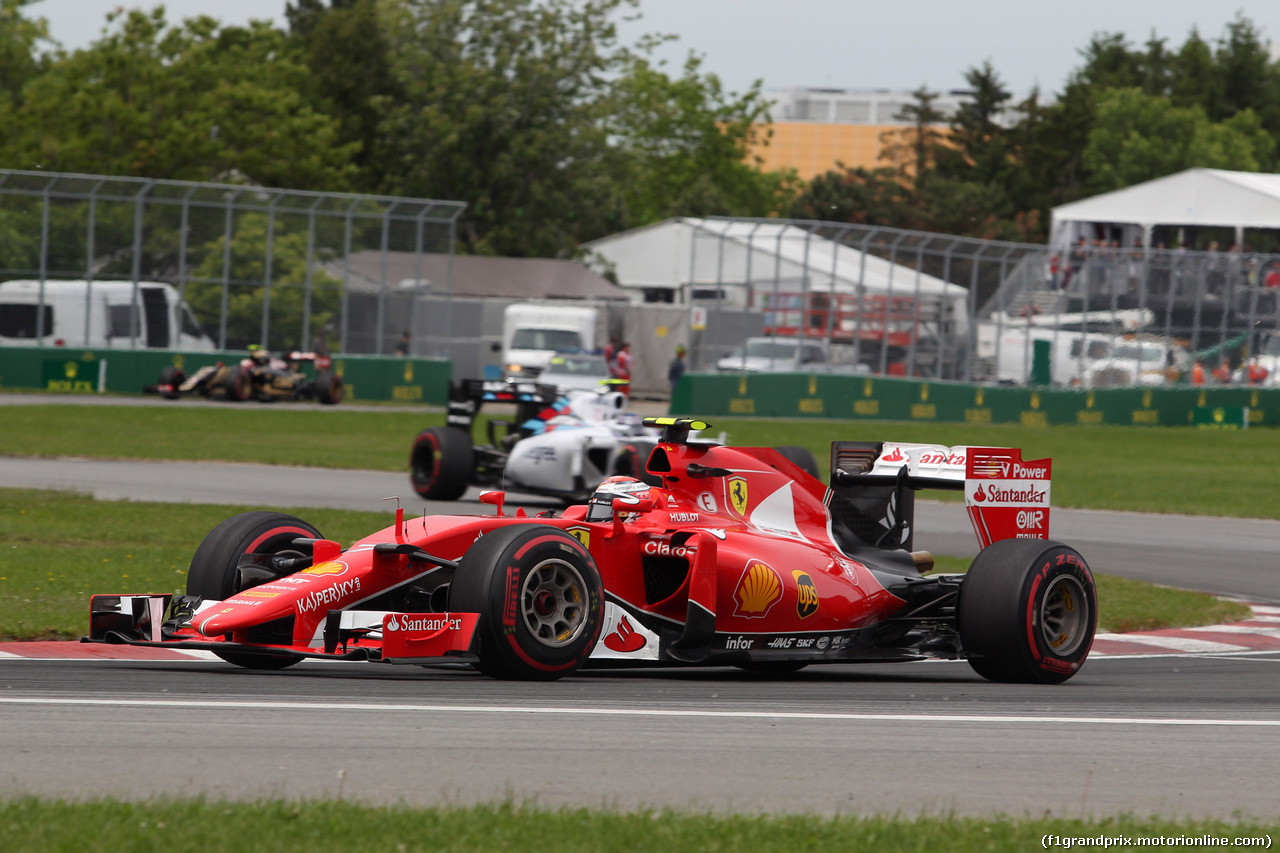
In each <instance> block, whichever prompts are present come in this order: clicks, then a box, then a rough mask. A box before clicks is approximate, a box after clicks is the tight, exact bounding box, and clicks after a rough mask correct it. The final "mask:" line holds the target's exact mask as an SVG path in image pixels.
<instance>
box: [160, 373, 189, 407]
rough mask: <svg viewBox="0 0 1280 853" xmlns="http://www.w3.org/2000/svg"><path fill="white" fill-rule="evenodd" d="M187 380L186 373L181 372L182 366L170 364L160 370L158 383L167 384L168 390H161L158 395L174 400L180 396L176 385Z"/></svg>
mask: <svg viewBox="0 0 1280 853" xmlns="http://www.w3.org/2000/svg"><path fill="white" fill-rule="evenodd" d="M186 381H187V374H185V373H183V372H182V368H180V367H174V366H173V365H172V364H171V365H169V366H167V367H165V368H164V369H163V370H161V371H160V384H161V385H168V386H169V388H170V390H168V391H161V392H160V396H162V397H164V398H165V399H166V400H176V399H178V398H179V397H181V396H182V393H181V392H180V391H178V386H179V385H181V384H182V383H183V382H186Z"/></svg>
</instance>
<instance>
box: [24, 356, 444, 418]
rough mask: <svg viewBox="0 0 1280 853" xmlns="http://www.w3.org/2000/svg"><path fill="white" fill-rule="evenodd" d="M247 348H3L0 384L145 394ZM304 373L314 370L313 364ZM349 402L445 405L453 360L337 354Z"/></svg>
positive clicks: (335, 364) (335, 361) (235, 358)
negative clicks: (171, 377) (166, 374)
mask: <svg viewBox="0 0 1280 853" xmlns="http://www.w3.org/2000/svg"><path fill="white" fill-rule="evenodd" d="M247 355H248V353H244V352H224V353H210V352H198V353H193V352H170V351H164V350H123V349H99V350H85V349H74V348H52V347H0V388H12V389H39V390H45V391H62V392H72V393H86V394H92V393H97V392H100V391H111V392H116V393H124V394H140V393H142V389H143V388H145V387H146V386H147V385H154V384H155V383H156V382H157V381H159V378H160V371H161V370H162V369H163V368H165V367H167V366H168V365H175V366H177V367H181V368H182V369H183V370H185V371H186V372H187V373H188V374H190V373H191V372H193V371H195V370H198V369H199V368H201V367H203V366H205V365H207V364H215V363H217V362H219V361H224V362H230V361H239V360H240V359H242V358H245V357H246V356H247ZM302 369H303V371H304V372H307V373H313V372H314V371H313V370H312V368H311V366H310V365H309V364H304V365H303V368H302ZM333 370H334V371H335V372H337V373H338V374H339V375H341V376H342V379H343V382H344V383H345V385H346V399H347V400H388V401H394V402H398V403H430V404H432V405H439V406H442V405H444V404H445V403H446V402H448V399H449V377H450V372H451V364H450V362H448V361H446V360H441V359H429V358H379V357H377V356H335V357H334V359H333Z"/></svg>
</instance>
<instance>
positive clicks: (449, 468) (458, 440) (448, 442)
mask: <svg viewBox="0 0 1280 853" xmlns="http://www.w3.org/2000/svg"><path fill="white" fill-rule="evenodd" d="M475 467H476V463H475V453H474V451H473V450H472V449H471V437H470V436H469V435H467V434H466V433H465V432H463V431H462V430H459V429H454V428H453V427H432V428H431V429H424V430H423V431H422V432H420V433H418V437H417V438H416V439H415V440H414V442H413V449H412V450H410V451H409V480H410V482H411V483H413V490H414V491H415V492H417V493H418V496H419V497H423V498H426V499H427V500H429V501H456V500H457V499H458V498H460V497H462V495H463V494H464V493H465V492H466V491H467V486H468V485H470V483H471V475H472V474H473V473H475Z"/></svg>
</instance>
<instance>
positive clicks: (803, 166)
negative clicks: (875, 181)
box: [749, 121, 902, 181]
mask: <svg viewBox="0 0 1280 853" xmlns="http://www.w3.org/2000/svg"><path fill="white" fill-rule="evenodd" d="M901 129H902V126H901V125H876V124H849V123H843V122H842V123H827V122H812V121H779V122H774V123H773V124H772V125H765V126H764V127H762V128H761V131H762V132H761V133H760V140H761V141H760V142H759V143H757V144H756V145H754V146H752V148H751V151H750V155H749V156H750V159H751V162H755V158H756V157H759V158H760V163H761V166H760V167H761V168H762V169H764V170H766V171H774V170H777V169H795V170H796V173H797V174H799V176H800V177H801V178H803V179H804V180H806V181H807V180H810V179H812V178H815V177H817V176H818V175H822V174H825V173H826V172H829V171H831V170H833V169H834V170H839V169H840V164H842V163H843V164H844V166H845V167H846V168H849V169H855V168H857V167H859V166H861V167H862V168H864V169H868V170H870V169H874V168H876V167H877V166H887V165H889V164H888V163H886V162H883V161H881V159H880V150H881V149H882V148H883V147H884V143H883V142H882V141H881V140H880V135H881V134H882V133H884V132H885V131H886V130H901ZM768 131H772V133H773V136H772V138H769V137H768V136H767V135H766V134H767V132H768ZM766 140H767V141H768V144H767V145H765V144H763V143H764V142H765V141H766Z"/></svg>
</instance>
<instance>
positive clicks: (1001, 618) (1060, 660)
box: [957, 539, 1098, 684]
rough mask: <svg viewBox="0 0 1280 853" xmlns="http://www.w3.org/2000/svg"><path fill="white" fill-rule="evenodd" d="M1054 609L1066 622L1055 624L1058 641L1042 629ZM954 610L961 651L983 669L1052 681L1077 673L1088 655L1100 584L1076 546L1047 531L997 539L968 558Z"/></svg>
mask: <svg viewBox="0 0 1280 853" xmlns="http://www.w3.org/2000/svg"><path fill="white" fill-rule="evenodd" d="M1082 611H1083V612H1082ZM1055 612H1056V613H1057V615H1058V616H1059V617H1065V618H1066V621H1067V624H1068V625H1069V626H1070V627H1069V630H1068V631H1066V632H1062V633H1058V632H1053V633H1054V640H1055V641H1060V642H1061V646H1060V647H1058V648H1055V647H1054V645H1053V644H1052V643H1051V642H1050V639H1049V638H1048V637H1047V636H1046V634H1047V633H1048V632H1047V631H1046V622H1047V620H1046V616H1047V615H1049V616H1050V617H1051V618H1052V614H1053V613H1055ZM957 617H958V627H959V630H960V641H961V644H962V647H963V649H964V652H965V655H966V657H968V659H969V663H970V665H971V666H972V667H973V669H974V670H975V671H977V672H978V673H979V674H980V675H982V676H983V677H985V678H987V679H990V680H992V681H1001V682H1021V683H1043V684H1057V683H1061V682H1063V681H1066V680H1067V679H1069V678H1071V677H1072V676H1073V675H1075V674H1076V672H1077V671H1079V669H1080V666H1081V665H1082V664H1083V663H1084V661H1085V659H1086V658H1087V657H1088V656H1089V650H1090V648H1092V646H1093V637H1094V633H1095V632H1096V630H1097V621H1098V596H1097V588H1096V586H1095V584H1094V579H1093V573H1092V571H1091V570H1090V569H1089V565H1088V563H1087V562H1085V559H1084V557H1082V556H1081V555H1080V554H1079V552H1077V551H1076V550H1075V549H1074V548H1071V547H1069V546H1067V545H1063V544H1062V543H1060V542H1054V541H1052V540H1046V539H1006V540H1001V541H999V542H994V543H992V544H991V545H990V546H988V547H987V548H985V549H983V551H982V552H981V553H980V554H979V555H978V556H977V558H976V559H975V560H974V561H973V565H972V566H971V567H970V569H969V572H968V574H967V576H966V577H965V580H964V583H963V584H962V585H961V588H960V600H959V605H958V607H957ZM1064 636H1065V639H1062V637H1064Z"/></svg>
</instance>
